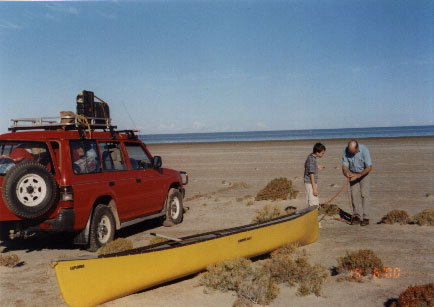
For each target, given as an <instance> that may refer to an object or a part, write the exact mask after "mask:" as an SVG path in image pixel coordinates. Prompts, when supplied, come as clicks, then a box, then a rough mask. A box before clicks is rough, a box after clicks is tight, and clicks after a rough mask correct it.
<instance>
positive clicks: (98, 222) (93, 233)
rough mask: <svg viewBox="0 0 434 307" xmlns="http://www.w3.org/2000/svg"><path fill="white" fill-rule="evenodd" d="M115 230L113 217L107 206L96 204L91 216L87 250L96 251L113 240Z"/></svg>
mask: <svg viewBox="0 0 434 307" xmlns="http://www.w3.org/2000/svg"><path fill="white" fill-rule="evenodd" d="M115 232H116V224H115V218H114V216H113V214H112V212H111V210H110V208H109V207H107V206H106V205H98V206H96V208H95V211H94V213H93V216H92V222H91V224H90V234H89V249H88V250H89V251H90V252H96V251H97V250H98V249H99V248H100V247H102V246H104V245H106V244H107V243H109V242H110V241H113V238H114V237H115Z"/></svg>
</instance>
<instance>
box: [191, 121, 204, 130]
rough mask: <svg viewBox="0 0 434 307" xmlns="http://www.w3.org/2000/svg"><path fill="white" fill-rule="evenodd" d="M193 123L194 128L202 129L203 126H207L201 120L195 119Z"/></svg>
mask: <svg viewBox="0 0 434 307" xmlns="http://www.w3.org/2000/svg"><path fill="white" fill-rule="evenodd" d="M191 125H192V126H193V128H194V129H202V128H203V127H205V124H204V123H201V122H199V121H195V122H193V123H192V124H191Z"/></svg>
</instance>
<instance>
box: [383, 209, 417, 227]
mask: <svg viewBox="0 0 434 307" xmlns="http://www.w3.org/2000/svg"><path fill="white" fill-rule="evenodd" d="M408 222H410V215H409V214H408V213H407V211H404V210H392V211H390V212H388V213H387V214H386V215H385V216H383V218H382V219H381V223H384V224H395V223H399V224H401V225H404V224H408Z"/></svg>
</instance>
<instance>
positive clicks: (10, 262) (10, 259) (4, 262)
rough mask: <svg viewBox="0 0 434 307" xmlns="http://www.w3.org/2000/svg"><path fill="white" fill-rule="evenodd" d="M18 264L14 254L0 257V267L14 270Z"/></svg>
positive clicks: (18, 260)
mask: <svg viewBox="0 0 434 307" xmlns="http://www.w3.org/2000/svg"><path fill="white" fill-rule="evenodd" d="M19 263H20V258H19V257H18V256H17V255H15V254H10V255H5V256H3V255H0V266H5V267H9V268H14V267H16V266H17V265H18V264H19Z"/></svg>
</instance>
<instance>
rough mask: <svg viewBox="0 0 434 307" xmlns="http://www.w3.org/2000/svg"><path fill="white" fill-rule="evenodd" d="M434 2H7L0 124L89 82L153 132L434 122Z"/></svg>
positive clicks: (116, 111) (0, 20) (120, 117)
mask: <svg viewBox="0 0 434 307" xmlns="http://www.w3.org/2000/svg"><path fill="white" fill-rule="evenodd" d="M433 57H434V2H433V1H428V0H427V1H422V0H421V1H398V0H394V1H369V0H367V1H361V0H358V1H353V0H342V1H327V0H325V1H301V0H300V1H295V0H294V1H265V0H264V1H253V0H252V1H249V0H247V1H181V0H180V1H170V0H165V1H157V0H156V1H129V2H121V1H119V2H100V1H98V2H92V1H91V2H24V3H21V2H18V3H17V2H12V3H11V2H7V3H5V2H2V3H0V105H1V108H2V112H1V113H0V119H1V120H0V129H1V131H2V132H6V129H7V127H8V126H9V125H10V121H9V120H10V119H11V118H17V117H35V116H56V115H57V114H58V113H59V111H62V110H74V109H75V96H76V95H77V93H78V92H80V91H81V90H83V89H87V90H93V91H94V92H95V94H96V95H97V96H99V97H101V98H103V99H104V100H106V101H107V102H108V103H109V104H110V108H111V115H112V118H113V120H114V123H115V124H117V125H118V126H119V127H121V128H138V129H140V130H141V132H142V133H144V134H150V133H184V132H218V131H252V130H253V131H254V130H287V129H317V128H346V127H348V128H351V127H376V126H399V125H404V126H405V125H433V124H434V98H433V96H434V63H433V60H434V59H433Z"/></svg>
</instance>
